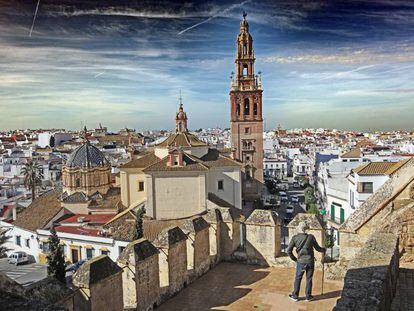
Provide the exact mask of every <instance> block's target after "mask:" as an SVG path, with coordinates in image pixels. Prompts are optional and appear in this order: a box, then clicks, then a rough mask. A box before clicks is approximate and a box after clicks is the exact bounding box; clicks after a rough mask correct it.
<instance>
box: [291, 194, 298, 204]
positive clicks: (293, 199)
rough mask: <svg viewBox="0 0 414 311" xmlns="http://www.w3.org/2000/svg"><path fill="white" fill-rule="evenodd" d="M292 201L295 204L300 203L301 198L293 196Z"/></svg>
mask: <svg viewBox="0 0 414 311" xmlns="http://www.w3.org/2000/svg"><path fill="white" fill-rule="evenodd" d="M291 201H292V202H293V203H299V197H298V196H297V195H294V196H292V198H291Z"/></svg>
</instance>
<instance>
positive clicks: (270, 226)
mask: <svg viewBox="0 0 414 311" xmlns="http://www.w3.org/2000/svg"><path fill="white" fill-rule="evenodd" d="M244 224H245V228H246V256H247V263H249V264H259V265H269V266H271V265H274V264H275V259H276V257H277V256H280V253H281V244H280V236H281V227H280V221H279V219H278V218H277V216H276V215H275V213H274V212H272V211H269V210H259V209H256V210H254V211H253V213H252V214H251V215H250V216H249V218H247V220H246V221H245V223H244Z"/></svg>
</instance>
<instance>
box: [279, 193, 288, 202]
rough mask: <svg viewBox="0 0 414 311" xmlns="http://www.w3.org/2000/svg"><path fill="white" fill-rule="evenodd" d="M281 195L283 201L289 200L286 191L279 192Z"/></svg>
mask: <svg viewBox="0 0 414 311" xmlns="http://www.w3.org/2000/svg"><path fill="white" fill-rule="evenodd" d="M279 197H280V201H282V202H286V201H287V200H288V196H287V194H286V192H283V191H281V192H279Z"/></svg>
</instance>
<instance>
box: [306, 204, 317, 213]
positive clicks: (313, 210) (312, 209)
mask: <svg viewBox="0 0 414 311" xmlns="http://www.w3.org/2000/svg"><path fill="white" fill-rule="evenodd" d="M307 211H308V213H309V214H315V215H319V209H318V206H317V205H316V204H315V203H311V204H309V205H308V210H307Z"/></svg>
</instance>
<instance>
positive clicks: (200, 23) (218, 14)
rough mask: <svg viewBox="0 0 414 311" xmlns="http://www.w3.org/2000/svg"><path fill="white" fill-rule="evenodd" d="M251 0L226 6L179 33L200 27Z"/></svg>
mask: <svg viewBox="0 0 414 311" xmlns="http://www.w3.org/2000/svg"><path fill="white" fill-rule="evenodd" d="M250 1H251V0H246V1H243V2H241V3H238V4H233V5H231V6H229V7H228V8H226V9H224V10H222V11H220V12H218V13H215V14H214V15H212V16H210V17H209V18H207V19H206V20H204V21H201V22H199V23H197V24H194V25H192V26H190V27H187V28H185V29H183V30H181V31H180V32H179V33H178V34H179V35H182V34H183V33H185V32H187V31H189V30H191V29H194V28H196V27H198V26H200V25H202V24H205V23H208V22H209V21H211V20H212V19H214V18H216V17H219V16H222V15H225V14H226V13H228V12H230V11H232V10H234V9H236V8H239V7H241V6H243V5H245V4H247V3H248V2H250Z"/></svg>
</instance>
